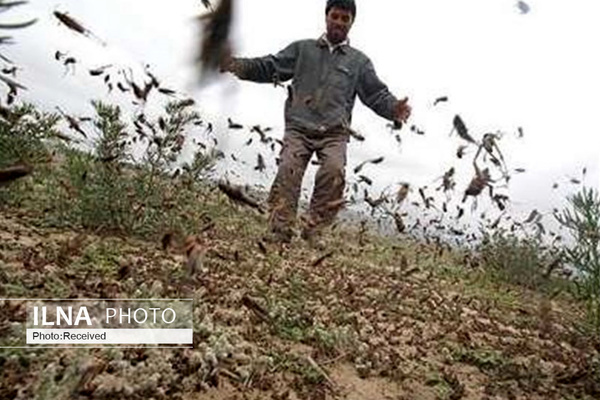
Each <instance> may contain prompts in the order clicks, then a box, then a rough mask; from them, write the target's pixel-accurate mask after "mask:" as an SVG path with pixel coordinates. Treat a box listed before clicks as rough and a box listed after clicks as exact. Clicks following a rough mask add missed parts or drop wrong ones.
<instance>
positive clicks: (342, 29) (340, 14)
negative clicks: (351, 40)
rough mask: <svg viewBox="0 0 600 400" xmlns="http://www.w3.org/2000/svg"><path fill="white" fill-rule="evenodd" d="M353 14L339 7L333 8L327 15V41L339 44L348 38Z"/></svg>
mask: <svg viewBox="0 0 600 400" xmlns="http://www.w3.org/2000/svg"><path fill="white" fill-rule="evenodd" d="M352 22H354V21H353V18H352V13H351V12H350V11H347V10H344V9H342V8H338V7H332V8H331V9H330V10H329V13H327V19H326V23H327V39H328V40H329V41H330V42H331V43H333V44H337V43H340V42H343V41H344V40H345V39H346V37H348V32H350V28H351V27H352Z"/></svg>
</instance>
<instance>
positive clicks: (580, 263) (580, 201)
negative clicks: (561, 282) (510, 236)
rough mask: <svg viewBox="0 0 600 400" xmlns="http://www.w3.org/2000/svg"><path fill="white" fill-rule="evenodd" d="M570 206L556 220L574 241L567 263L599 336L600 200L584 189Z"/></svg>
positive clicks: (594, 192)
mask: <svg viewBox="0 0 600 400" xmlns="http://www.w3.org/2000/svg"><path fill="white" fill-rule="evenodd" d="M568 203H569V205H568V206H567V207H566V208H564V209H563V210H562V212H560V213H556V214H555V217H556V219H557V220H558V222H559V223H560V224H561V225H562V226H563V227H565V228H566V229H567V230H568V232H569V233H570V234H571V236H572V237H573V239H574V242H573V244H572V245H570V246H567V247H566V248H565V259H566V261H567V262H568V263H569V265H570V266H571V267H572V268H574V269H575V271H576V274H575V275H576V277H575V283H576V287H577V295H578V296H579V297H580V298H581V299H583V300H584V301H585V302H586V304H587V311H588V317H589V322H590V324H591V326H592V328H593V329H594V331H595V332H596V333H597V334H598V333H600V249H599V247H598V245H599V244H600V196H599V194H598V191H597V190H595V189H592V188H585V187H584V188H583V189H582V190H581V191H580V192H578V193H576V194H574V195H572V196H570V197H569V198H568Z"/></svg>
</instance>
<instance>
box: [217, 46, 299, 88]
mask: <svg viewBox="0 0 600 400" xmlns="http://www.w3.org/2000/svg"><path fill="white" fill-rule="evenodd" d="M298 53H299V42H294V43H292V44H290V45H289V46H287V47H286V48H285V49H283V50H281V51H280V52H279V53H277V54H275V55H272V54H271V55H268V56H265V57H256V58H238V57H232V58H231V59H229V60H228V62H227V63H226V65H225V66H224V67H223V70H224V71H229V72H231V73H233V74H234V75H236V76H237V77H238V78H240V79H243V80H248V81H253V82H258V83H272V82H285V81H287V80H289V79H292V78H293V76H294V69H295V67H296V60H297V59H298Z"/></svg>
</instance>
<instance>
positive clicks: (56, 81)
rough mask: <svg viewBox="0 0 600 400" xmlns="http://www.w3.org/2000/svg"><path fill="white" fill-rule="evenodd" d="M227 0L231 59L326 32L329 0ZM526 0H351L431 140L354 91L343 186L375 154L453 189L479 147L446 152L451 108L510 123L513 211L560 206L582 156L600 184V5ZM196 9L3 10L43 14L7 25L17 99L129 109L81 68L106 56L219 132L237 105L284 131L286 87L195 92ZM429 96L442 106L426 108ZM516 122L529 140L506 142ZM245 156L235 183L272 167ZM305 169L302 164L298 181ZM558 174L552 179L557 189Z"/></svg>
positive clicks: (391, 171) (223, 86) (472, 120)
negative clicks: (354, 135)
mask: <svg viewBox="0 0 600 400" xmlns="http://www.w3.org/2000/svg"><path fill="white" fill-rule="evenodd" d="M237 3H239V9H238V12H237V17H238V18H237V20H236V27H235V34H234V36H235V45H236V54H238V55H243V56H261V55H266V54H268V53H273V52H276V51H278V50H280V49H282V48H283V47H285V46H286V45H287V44H289V43H290V42H291V41H293V40H297V39H302V38H309V37H313V38H314V37H318V36H319V35H320V34H321V33H322V32H323V31H324V21H325V15H324V8H325V0H310V1H307V0H304V1H281V0H253V1H238V2H236V4H237ZM527 3H528V4H529V5H530V7H531V11H530V12H529V13H528V14H520V12H519V10H518V9H517V7H516V1H514V0H486V1H481V0H410V1H408V0H400V1H399V0H395V1H391V0H389V1H373V0H370V1H365V0H362V1H361V0H358V1H357V9H358V11H357V12H358V14H357V20H356V23H355V25H354V27H353V29H352V31H351V32H350V39H351V44H352V45H353V46H355V47H357V48H359V49H361V50H362V51H364V52H365V53H366V54H367V55H368V56H370V57H371V59H372V60H373V62H374V64H375V67H376V70H377V72H378V74H379V76H380V77H381V78H382V80H384V81H385V82H386V83H387V84H388V86H389V87H390V89H391V90H392V92H393V93H395V94H396V95H397V96H398V97H404V96H409V98H410V103H411V105H412V106H413V118H412V121H410V122H411V123H414V124H416V125H417V126H419V127H420V128H422V129H423V130H425V131H426V135H425V136H417V135H415V134H413V133H411V132H409V131H408V130H403V131H402V133H401V135H402V137H403V143H402V145H401V147H398V145H397V143H396V141H395V140H394V139H393V137H392V135H390V133H389V131H388V130H387V129H386V124H387V121H385V120H383V119H381V118H379V117H378V116H376V115H375V114H374V113H373V112H371V111H370V110H369V109H367V108H365V107H364V106H363V105H362V104H360V102H359V101H358V100H357V107H356V108H355V112H354V117H353V125H354V127H355V128H356V129H357V130H358V131H360V132H361V133H362V134H363V135H365V136H366V137H367V140H366V141H365V142H362V143H357V142H353V143H352V144H351V146H350V148H349V172H350V173H349V175H348V181H349V182H350V183H351V182H352V181H353V179H354V177H353V176H352V174H351V168H353V167H354V166H356V165H357V164H358V163H359V162H360V161H362V160H365V159H367V158H373V157H377V156H379V155H384V156H385V157H386V160H385V162H384V163H383V164H381V165H379V166H377V167H376V168H375V167H367V168H366V169H365V172H366V173H367V174H368V175H370V176H371V177H372V178H375V180H376V187H377V188H378V190H381V189H382V188H384V187H386V186H388V185H391V184H395V183H398V182H400V181H408V182H410V183H412V184H414V185H429V186H430V187H432V186H434V185H435V186H437V185H438V183H437V182H436V183H434V182H433V181H434V180H435V179H436V178H438V177H439V176H441V175H442V174H443V173H444V172H445V171H446V170H447V169H449V168H450V167H451V166H454V167H456V168H457V169H458V171H459V176H458V179H457V181H458V185H457V193H456V196H455V197H456V198H457V199H458V198H460V197H462V191H463V190H464V188H465V187H466V184H467V183H468V181H469V180H470V178H471V175H472V169H471V165H470V160H469V159H470V158H472V156H473V155H474V150H473V149H471V150H470V152H469V153H467V154H468V155H467V157H466V159H463V160H462V161H461V160H458V159H457V158H456V157H455V152H456V149H457V147H458V146H459V145H460V144H464V143H463V142H462V141H461V140H460V139H458V138H457V137H456V135H454V136H453V137H451V138H450V137H448V134H449V132H450V130H451V127H452V118H453V117H454V115H455V114H460V115H461V116H462V117H463V119H464V120H465V122H466V124H467V126H468V127H469V128H470V130H471V133H472V134H473V136H475V137H476V138H480V137H481V136H482V135H483V133H486V132H496V131H499V130H500V131H503V132H506V133H507V135H506V137H505V138H503V139H502V140H501V141H500V146H501V148H502V150H503V152H504V155H505V157H506V159H507V162H508V165H509V167H510V168H512V169H514V168H519V167H521V168H526V169H527V173H525V174H518V175H514V176H513V179H512V181H511V187H510V194H511V197H512V199H513V205H514V206H516V207H517V208H518V209H521V208H522V209H526V210H529V209H531V208H538V209H541V210H547V209H550V208H552V207H553V206H556V205H557V202H558V201H559V200H560V199H562V197H563V196H564V194H565V193H568V192H572V191H573V190H575V189H576V188H577V187H576V186H574V185H572V184H569V183H568V181H569V178H570V177H577V178H581V170H582V168H583V167H584V166H585V167H587V169H588V175H587V177H586V179H585V182H586V183H587V184H588V185H593V186H596V187H598V184H599V183H600V177H599V176H600V174H599V168H598V167H599V165H598V164H599V159H600V154H599V151H600V129H599V128H600V122H599V120H598V118H597V112H596V107H598V105H599V104H600V103H599V102H598V101H597V98H596V97H597V96H598V94H599V93H600V79H598V71H600V60H599V58H598V51H597V48H598V46H597V41H598V38H599V37H600V24H598V22H597V21H598V17H599V16H600V2H598V1H597V0H569V1H566V0H529V1H527ZM55 10H58V11H63V12H65V11H68V12H69V13H70V15H71V16H73V17H75V18H76V19H77V20H79V21H80V22H82V23H83V24H84V25H85V26H86V27H88V28H89V29H91V30H92V31H93V32H94V33H96V34H97V35H98V36H100V37H101V38H102V39H103V40H104V41H106V42H107V43H108V45H107V46H106V47H102V46H101V45H99V44H98V43H97V42H94V41H92V40H89V39H87V38H84V37H81V36H79V35H77V34H75V33H73V32H71V31H69V30H68V29H66V28H65V27H64V26H62V25H60V24H59V23H58V22H57V20H56V19H54V17H53V16H52V11H55ZM200 12H203V7H202V5H201V2H200V0H177V1H172V2H169V3H166V2H164V1H158V0H62V1H53V0H36V1H33V2H32V3H31V4H29V5H28V6H24V7H22V10H20V11H17V10H15V11H10V12H9V13H5V14H4V15H3V18H8V16H11V17H12V18H15V19H17V20H19V19H20V18H24V17H26V16H34V17H37V18H39V22H38V23H37V24H36V25H35V26H33V27H32V28H29V29H27V30H24V31H20V32H16V37H17V42H18V45H16V46H14V47H13V48H11V49H10V50H9V51H8V52H6V51H5V52H6V53H7V54H8V55H10V56H11V57H12V58H13V59H14V60H15V61H16V62H17V63H18V64H19V65H20V66H21V67H22V70H21V71H20V79H21V80H22V81H23V82H24V83H25V84H26V85H27V86H29V87H30V90H29V91H28V93H27V94H26V97H25V98H27V99H30V100H35V101H36V102H38V103H39V104H43V105H44V106H45V107H47V108H48V109H52V108H53V107H54V105H61V106H63V107H64V108H65V109H67V110H69V111H70V112H73V113H75V114H90V111H91V107H90V106H89V99H92V98H102V99H104V100H106V101H111V102H121V103H122V104H128V103H127V102H128V101H129V98H128V97H123V96H122V95H119V94H117V93H115V94H112V95H108V94H107V91H106V89H105V87H104V86H103V84H102V83H101V81H100V80H98V79H97V78H92V77H90V76H89V75H88V74H87V68H93V67H98V66H100V65H103V64H108V63H115V64H118V65H119V66H126V67H127V66H129V67H132V68H134V69H136V70H138V71H141V66H142V65H143V64H145V63H148V64H150V65H151V66H152V70H153V71H154V72H155V73H156V74H157V75H158V76H159V78H161V80H162V81H163V82H164V83H165V85H166V86H169V87H171V88H175V89H178V90H181V91H183V92H185V93H188V94H190V95H193V97H194V98H195V99H196V100H197V102H198V103H199V105H200V108H201V110H202V112H203V113H205V115H208V116H209V118H210V119H213V120H215V121H216V125H217V126H219V127H224V126H225V120H226V117H228V116H232V117H233V118H234V119H235V120H236V121H238V122H241V123H243V124H245V125H248V126H251V125H254V124H263V125H268V126H273V127H275V128H276V133H275V134H276V136H279V137H281V136H282V135H283V102H284V100H285V91H284V90H283V89H281V88H274V87H273V85H258V84H254V83H247V82H239V81H236V80H234V79H233V78H232V77H230V76H226V77H224V78H223V80H222V81H221V82H220V83H219V84H215V85H212V86H210V87H209V88H207V89H204V90H199V89H198V87H197V85H195V82H196V77H195V69H194V67H193V65H192V60H193V58H194V56H195V48H196V46H197V45H198V43H199V34H198V32H197V30H196V26H195V24H194V21H193V19H192V18H193V16H195V15H197V14H198V13H200ZM56 50H61V51H69V52H70V55H72V56H74V57H76V58H77V59H78V60H79V63H78V64H79V65H77V67H76V72H75V74H74V75H71V74H67V75H65V71H64V68H63V66H62V65H61V64H60V63H58V62H56V61H55V60H54V58H53V55H54V52H55V51H56ZM439 96H448V97H449V100H450V101H449V102H448V103H442V104H440V105H438V106H437V107H433V105H432V104H433V101H434V99H435V98H437V97H439ZM519 126H521V127H523V129H524V132H525V138H524V139H516V136H515V134H516V131H517V128H518V127H519ZM236 135H237V136H236ZM224 136H225V137H224V138H223V139H222V145H223V146H224V147H226V148H225V149H224V150H227V151H229V152H232V151H233V152H237V151H238V150H239V148H240V147H241V145H242V144H243V143H244V142H245V141H246V139H247V138H249V137H250V134H249V133H247V132H245V133H236V132H233V133H227V134H225V135H224ZM242 158H245V159H246V161H247V162H248V166H243V165H237V166H236V165H230V166H228V168H230V169H232V170H235V171H237V172H238V173H239V174H241V175H242V178H238V179H242V180H244V181H247V182H244V183H251V182H254V181H258V182H260V183H262V184H264V185H266V186H268V185H269V184H270V181H271V179H272V173H273V172H274V165H273V162H272V160H271V168H270V174H269V175H268V176H261V175H260V174H258V173H256V172H254V171H252V170H251V169H252V168H251V167H252V166H253V165H254V164H255V160H256V149H254V150H253V151H245V153H244V154H243V156H242ZM312 172H314V171H312ZM310 180H311V175H310V174H309V175H308V176H307V178H306V180H305V187H307V188H308V187H309V182H310ZM553 182H558V183H559V184H560V185H561V188H560V189H559V190H552V188H551V187H552V183H553ZM414 195H415V196H418V195H416V194H414Z"/></svg>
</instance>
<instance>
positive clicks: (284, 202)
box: [222, 0, 411, 243]
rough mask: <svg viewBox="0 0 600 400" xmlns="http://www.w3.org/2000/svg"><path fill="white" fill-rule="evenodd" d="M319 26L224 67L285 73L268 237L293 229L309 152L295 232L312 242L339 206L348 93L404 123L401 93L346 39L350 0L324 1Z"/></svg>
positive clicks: (247, 75)
mask: <svg viewBox="0 0 600 400" xmlns="http://www.w3.org/2000/svg"><path fill="white" fill-rule="evenodd" d="M325 14H326V25H327V31H326V33H325V34H324V35H322V36H321V37H320V38H319V39H316V40H315V39H307V40H300V41H296V42H293V43H292V44H290V45H289V46H288V47H286V48H285V49H283V50H282V51H280V52H279V53H277V54H275V55H269V56H266V57H260V58H230V59H228V60H226V61H225V62H224V64H223V67H222V69H223V70H224V71H229V72H232V73H233V74H234V75H236V76H237V77H238V78H240V79H243V80H250V81H254V82H262V83H266V82H270V83H273V82H276V83H277V82H285V81H288V80H292V82H291V86H290V87H289V93H288V98H287V100H286V104H285V135H284V138H283V148H282V150H281V154H280V157H279V167H278V172H277V176H276V177H275V181H274V182H273V185H272V187H271V192H270V195H269V206H270V210H271V219H270V229H271V233H272V235H271V236H272V237H271V238H272V239H274V240H275V241H279V242H289V241H290V240H291V239H292V237H293V235H294V231H293V224H294V221H295V219H296V212H297V207H298V199H299V196H300V189H301V185H302V178H303V176H304V172H305V170H306V167H307V165H308V162H309V161H310V159H311V157H312V155H313V153H315V152H316V154H317V158H318V160H319V164H320V166H319V169H318V171H317V174H316V177H315V187H314V191H313V193H312V197H311V200H310V206H309V212H308V218H307V219H306V224H305V226H304V229H303V232H302V237H303V238H304V239H306V240H308V241H310V242H311V243H316V242H318V236H319V234H320V232H322V229H323V228H325V227H326V226H328V225H330V224H331V223H332V222H333V220H334V219H335V216H336V214H337V212H338V211H339V209H340V208H341V207H342V206H343V193H344V186H345V178H344V176H345V165H346V145H347V143H348V140H349V132H350V123H351V119H352V109H353V107H354V102H355V99H356V96H357V95H358V97H359V98H360V100H361V101H362V102H363V103H364V104H365V105H367V106H368V107H369V108H371V109H372V110H373V111H375V112H376V113H377V114H379V115H380V116H382V117H383V118H386V119H389V120H392V121H397V122H405V121H406V120H407V119H408V117H409V116H410V112H411V108H410V106H409V105H408V99H407V98H405V99H403V100H400V101H399V100H398V99H397V98H396V97H394V96H393V95H392V94H391V93H390V92H389V90H388V88H387V86H386V85H385V84H384V83H383V82H381V80H379V78H378V77H377V75H376V73H375V69H374V67H373V64H372V63H371V61H370V60H369V58H368V57H367V56H366V55H364V54H363V53H362V52H360V51H359V50H357V49H355V48H353V47H351V46H350V44H349V40H348V32H349V31H350V28H351V27H352V24H353V22H354V19H355V17H356V5H355V3H354V0H328V1H327V6H326V9H325Z"/></svg>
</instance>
